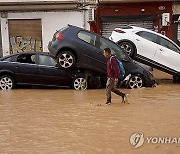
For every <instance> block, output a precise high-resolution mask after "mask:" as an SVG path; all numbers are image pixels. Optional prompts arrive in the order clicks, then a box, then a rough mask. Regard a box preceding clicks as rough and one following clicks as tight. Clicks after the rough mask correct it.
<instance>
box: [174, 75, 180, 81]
mask: <svg viewBox="0 0 180 154" xmlns="http://www.w3.org/2000/svg"><path fill="white" fill-rule="evenodd" d="M173 82H174V83H179V82H180V76H178V75H173Z"/></svg>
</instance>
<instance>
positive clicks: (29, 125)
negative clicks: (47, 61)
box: [0, 73, 180, 154]
mask: <svg viewBox="0 0 180 154" xmlns="http://www.w3.org/2000/svg"><path fill="white" fill-rule="evenodd" d="M154 75H155V76H156V77H157V78H158V79H160V80H159V85H158V86H157V87H154V88H141V89H132V90H131V89H121V90H122V91H123V92H125V93H128V94H129V95H128V103H126V104H123V103H121V98H119V97H118V96H116V95H112V97H113V99H112V104H111V105H109V106H105V105H104V103H105V90H104V89H99V90H85V91H75V90H69V89H15V90H11V91H0V117H1V118H0V153H2V154H6V153H7V154H16V153H17V154H19V153H20V154H21V153H22V154H26V153H30V154H36V153H37V154H40V153H43V154H44V153H49V154H56V153H57V154H59V153H62V154H96V153H102V154H106V153H107V154H111V153H112V154H125V153H127V154H130V153H137V154H140V153H143V154H145V153H148V154H150V153H153V154H154V153H158V154H161V153H163V154H165V153H167V154H175V153H180V143H173V144H169V143H164V144H160V143H157V144H156V143H155V140H154V143H148V142H147V141H145V142H144V144H143V145H142V146H141V147H139V148H133V146H132V145H131V144H130V141H129V139H130V136H131V135H132V134H133V133H136V132H141V133H143V134H144V136H145V137H180V112H179V111H180V84H173V83H172V80H170V79H171V77H170V76H168V75H167V76H166V75H165V77H164V76H163V77H164V78H162V74H159V73H155V74H154Z"/></svg>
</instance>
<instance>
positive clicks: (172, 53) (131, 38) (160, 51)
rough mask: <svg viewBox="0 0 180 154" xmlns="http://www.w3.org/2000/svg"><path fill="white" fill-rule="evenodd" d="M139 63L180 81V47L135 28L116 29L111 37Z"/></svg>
mask: <svg viewBox="0 0 180 154" xmlns="http://www.w3.org/2000/svg"><path fill="white" fill-rule="evenodd" d="M109 38H110V40H112V41H114V42H116V43H117V44H118V45H119V46H120V47H121V48H123V49H124V50H125V51H126V52H127V53H128V55H129V56H130V57H131V58H133V59H135V60H136V61H138V62H141V63H144V64H147V65H149V66H151V67H154V68H157V69H159V70H161V71H164V72H166V73H169V74H172V75H173V78H174V81H177V80H180V47H179V46H178V45H177V44H176V43H174V42H173V41H172V40H170V39H169V38H168V37H166V36H164V35H162V34H160V33H157V32H154V31H151V30H148V29H145V28H140V27H135V26H127V27H124V28H115V29H114V31H113V32H112V34H111V36H110V37H109Z"/></svg>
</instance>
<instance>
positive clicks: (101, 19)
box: [91, 0, 173, 39]
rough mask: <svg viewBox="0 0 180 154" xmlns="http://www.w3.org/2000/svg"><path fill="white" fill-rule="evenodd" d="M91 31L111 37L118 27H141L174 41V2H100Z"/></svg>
mask: <svg viewBox="0 0 180 154" xmlns="http://www.w3.org/2000/svg"><path fill="white" fill-rule="evenodd" d="M95 15H96V16H95V19H94V24H93V22H92V23H91V29H94V31H95V32H97V33H99V34H101V35H103V36H105V37H109V36H110V34H111V32H112V30H114V28H116V27H121V26H125V25H133V26H140V27H144V28H147V29H151V30H154V31H156V32H159V33H162V34H164V35H166V36H168V37H169V38H171V39H173V23H172V18H173V1H158V0H154V1H152V0H150V1H148V0H144V1H143V0H141V1H140V0H134V1H132V0H131V1H130V0H129V1H125V0H119V1H118V0H116V1H111V0H110V1H108V0H100V1H99V4H98V5H97V7H96V10H95Z"/></svg>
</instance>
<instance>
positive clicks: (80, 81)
mask: <svg viewBox="0 0 180 154" xmlns="http://www.w3.org/2000/svg"><path fill="white" fill-rule="evenodd" d="M72 87H73V89H75V90H86V89H87V79H86V77H85V76H84V75H80V76H77V77H75V78H74V79H73V82H72Z"/></svg>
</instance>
